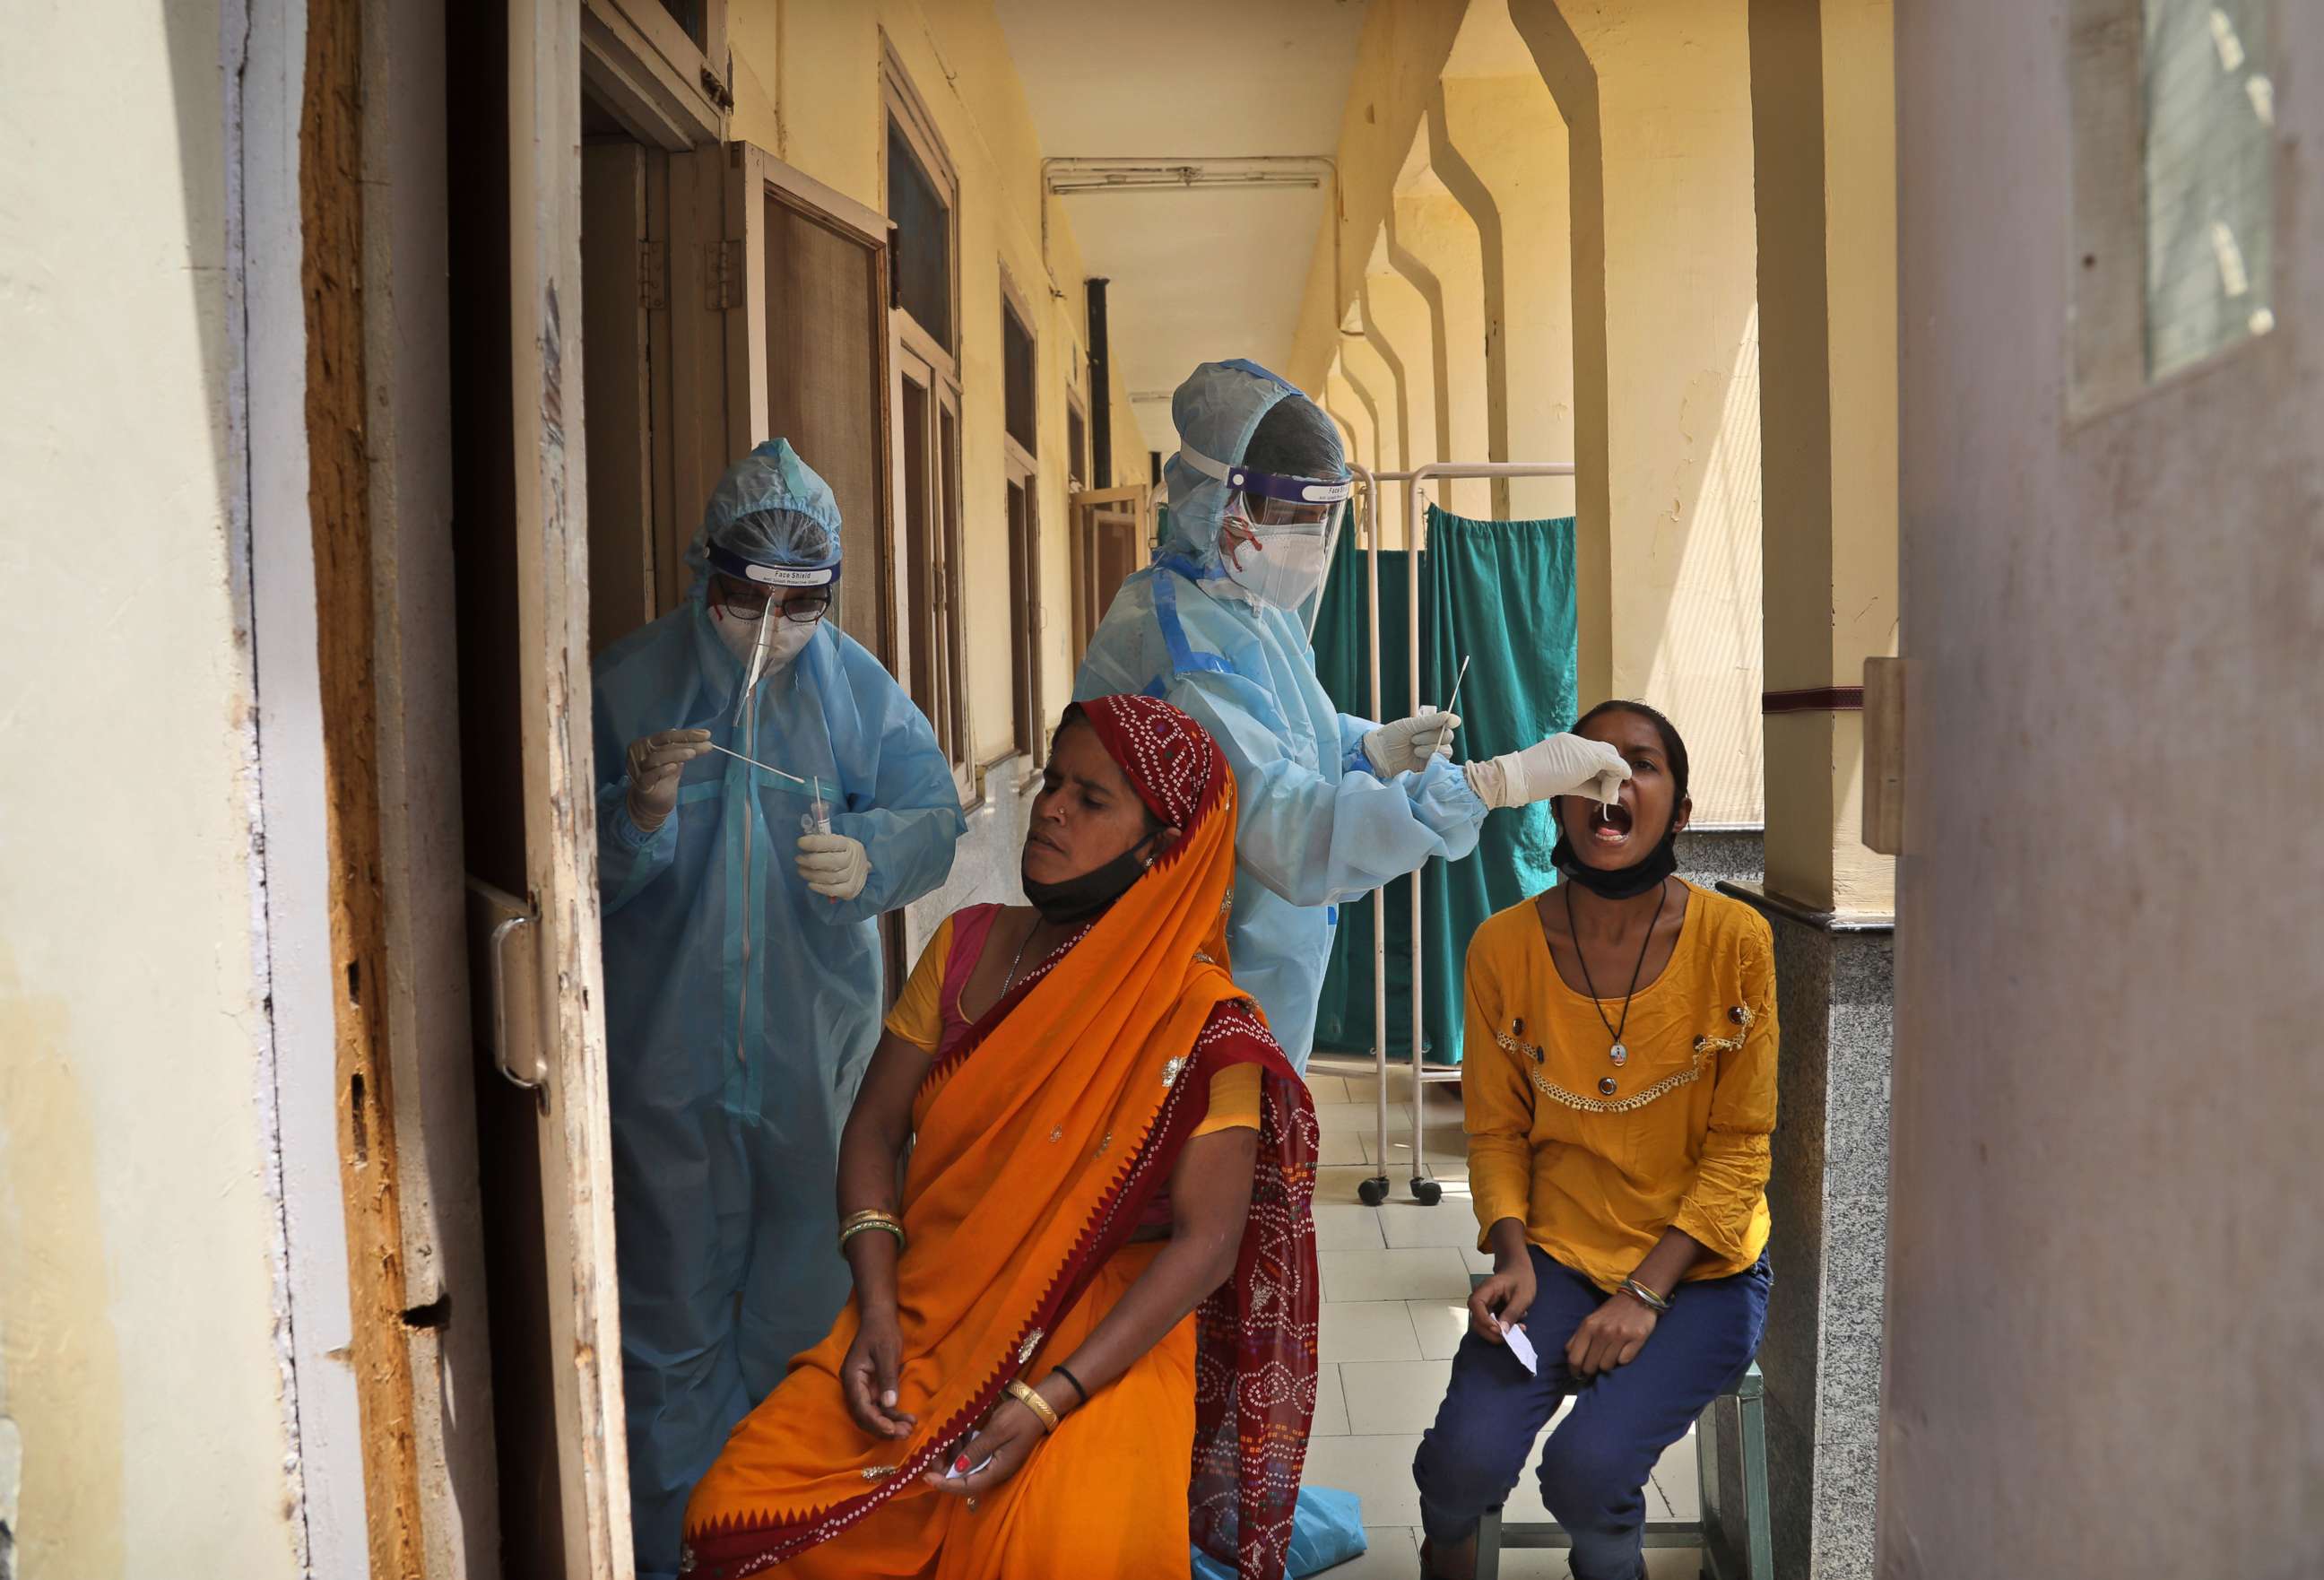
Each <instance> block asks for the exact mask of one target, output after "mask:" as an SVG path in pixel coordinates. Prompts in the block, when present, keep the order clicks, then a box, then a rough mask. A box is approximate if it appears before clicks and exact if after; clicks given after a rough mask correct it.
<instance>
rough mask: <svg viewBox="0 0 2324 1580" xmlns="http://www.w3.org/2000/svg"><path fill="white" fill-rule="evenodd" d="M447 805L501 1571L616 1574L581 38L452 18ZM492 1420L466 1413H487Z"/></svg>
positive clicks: (522, 0) (615, 1415)
mask: <svg viewBox="0 0 2324 1580" xmlns="http://www.w3.org/2000/svg"><path fill="white" fill-rule="evenodd" d="M449 20H450V21H451V23H452V24H453V25H454V27H455V28H457V32H456V33H455V34H454V36H453V38H452V41H451V42H452V46H453V47H452V49H451V50H450V51H449V52H448V58H447V63H448V65H449V66H450V69H451V73H452V75H451V79H450V92H449V94H448V95H447V110H448V111H449V114H450V115H451V132H452V134H453V137H454V145H455V146H456V147H460V148H463V149H465V150H466V152H464V154H463V155H462V157H460V158H457V159H455V160H454V161H453V162H452V171H451V174H452V180H451V192H452V203H451V214H450V237H449V241H450V245H449V249H448V263H449V264H450V275H451V286H452V315H453V334H452V354H453V369H452V373H453V376H452V389H453V402H454V411H453V423H452V438H453V522H454V534H455V539H454V552H455V555H456V557H457V573H456V577H455V585H456V596H457V602H458V613H459V642H458V651H459V665H460V715H461V720H460V723H461V763H460V772H461V786H462V803H463V823H464V835H465V852H466V855H465V859H466V865H467V869H468V873H469V874H470V885H469V887H470V893H471V896H472V899H471V905H470V918H471V932H472V949H473V955H474V958H475V969H476V977H475V986H476V991H475V994H474V995H473V996H474V998H475V1003H476V1006H477V1010H478V1015H477V1021H478V1024H477V1046H478V1061H477V1066H478V1084H477V1088H476V1089H477V1127H478V1132H479V1138H478V1139H479V1150H480V1175H481V1178H480V1194H481V1196H482V1198H483V1199H482V1203H481V1211H482V1215H483V1217H484V1233H485V1237H486V1246H487V1250H486V1255H487V1277H488V1282H489V1286H490V1288H489V1295H488V1299H489V1306H490V1311H491V1326H492V1336H493V1397H492V1400H491V1404H490V1408H491V1409H492V1410H493V1429H494V1433H495V1437H496V1440H497V1444H498V1448H499V1458H500V1465H501V1488H500V1492H501V1529H502V1557H503V1573H505V1574H507V1575H512V1576H523V1577H525V1580H538V1577H549V1580H556V1577H562V1580H628V1577H629V1576H630V1575H631V1574H632V1560H631V1551H630V1518H629V1487H628V1456H627V1454H626V1452H625V1449H624V1443H623V1436H622V1397H621V1332H620V1322H619V1301H618V1297H617V1292H616V1289H617V1286H616V1279H615V1270H614V1251H613V1169H612V1162H611V1153H612V1136H611V1125H610V1123H609V1118H608V1113H607V1108H606V1092H605V1039H604V1016H603V1010H602V1005H603V1003H604V991H603V974H602V970H601V966H600V961H599V954H598V928H597V889H596V882H597V879H596V849H595V840H596V827H595V773H594V767H593V763H592V750H591V742H590V733H589V720H590V711H589V709H590V703H589V698H590V684H589V670H588V652H589V637H590V624H591V619H590V590H589V588H590V577H589V567H588V497H587V492H586V476H585V473H586V467H584V465H583V460H582V445H583V441H584V436H583V429H582V400H583V391H582V370H581V357H580V337H581V335H582V325H583V318H584V306H583V297H582V292H581V214H582V202H581V186H582V163H581V160H580V158H579V157H578V152H579V146H580V119H581V115H580V83H581V61H580V40H579V32H578V14H577V12H576V10H575V9H573V8H570V7H566V6H561V5H553V4H549V3H547V0H507V4H506V5H505V7H504V8H501V7H494V6H486V5H478V6H476V7H474V8H469V9H461V8H455V11H454V13H453V14H452V16H451V18H450V19H449ZM483 1403H484V1401H482V1400H476V1401H471V1405H472V1408H481V1407H482V1405H483Z"/></svg>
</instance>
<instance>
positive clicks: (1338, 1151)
mask: <svg viewBox="0 0 2324 1580" xmlns="http://www.w3.org/2000/svg"><path fill="white" fill-rule="evenodd" d="M1371 1160H1372V1159H1371V1148H1369V1146H1367V1145H1366V1144H1365V1143H1364V1138H1363V1137H1361V1136H1360V1135H1357V1134H1354V1133H1353V1132H1349V1131H1344V1130H1327V1131H1325V1132H1323V1135H1322V1136H1321V1137H1319V1138H1318V1140H1317V1141H1316V1146H1315V1161H1316V1162H1318V1163H1327V1164H1339V1163H1369V1162H1370V1161H1371Z"/></svg>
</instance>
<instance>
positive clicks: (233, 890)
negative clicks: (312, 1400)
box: [0, 0, 337, 1580]
mask: <svg viewBox="0 0 2324 1580" xmlns="http://www.w3.org/2000/svg"><path fill="white" fill-rule="evenodd" d="M219 23H220V19H219V15H218V7H217V5H203V4H187V5H172V6H170V7H166V8H164V9H163V10H162V12H161V14H157V13H156V11H155V8H154V7H152V5H143V4H128V3H126V0H90V3H89V4H87V5H75V6H63V7H51V8H45V9H42V10H39V11H34V12H27V13H25V14H23V15H21V16H19V17H18V18H17V19H16V23H15V26H14V28H13V29H12V31H11V37H10V47H9V49H8V50H7V51H5V54H0V132H5V134H6V136H7V139H8V141H9V142H10V143H11V144H12V145H14V146H15V147H17V148H19V149H29V148H32V147H33V146H35V145H37V146H39V147H40V148H41V149H42V152H41V154H40V156H39V157H38V158H25V159H20V160H18V161H15V162H14V163H12V165H11V166H10V168H9V171H8V173H7V175H6V176H5V177H0V211H5V213H6V214H7V215H8V217H9V223H8V224H7V225H6V226H5V227H0V297H5V300H6V301H7V302H8V324H9V328H8V354H7V361H6V368H5V372H0V476H5V477H6V478H7V480H8V481H7V488H6V491H5V497H4V498H0V568H5V575H0V633H5V637H0V642H5V650H6V658H5V663H0V671H5V674H6V675H7V677H8V679H7V683H6V688H5V701H4V702H0V720H5V725H6V729H7V734H8V737H9V739H10V740H11V742H12V743H13V744H12V745H11V746H10V747H9V748H8V749H6V750H5V751H0V808H5V817H6V827H7V832H6V834H5V837H0V1418H5V1420H6V1421H8V1422H10V1423H13V1427H14V1431H15V1433H16V1434H17V1435H18V1437H20V1438H21V1444H22V1448H23V1494H22V1495H23V1501H22V1504H21V1508H20V1510H19V1518H18V1520H17V1521H16V1525H15V1531H14V1535H15V1540H16V1542H17V1550H16V1562H17V1564H18V1565H19V1566H21V1567H20V1569H19V1571H18V1572H19V1573H21V1574H23V1575H27V1576H30V1577H32V1580H42V1577H46V1576H55V1577H56V1580H66V1577H69V1580H126V1577H129V1576H144V1575H236V1576H244V1575H246V1576H251V1577H252V1580H269V1577H272V1576H281V1577H283V1580H289V1577H290V1576H292V1575H296V1574H297V1573H298V1572H299V1566H298V1563H297V1548H296V1546H295V1540H296V1529H297V1527H296V1522H297V1520H299V1518H300V1516H299V1511H298V1508H297V1492H298V1485H297V1483H296V1481H295V1480H294V1476H293V1471H294V1468H295V1467H294V1466H293V1465H291V1464H288V1463H286V1462H287V1460H288V1456H289V1455H291V1440H290V1437H289V1434H288V1431H287V1429H286V1427H285V1422H284V1398H283V1391H284V1381H285V1379H284V1371H283V1357H284V1356H287V1354H288V1344H289V1339H288V1335H287V1333H286V1332H283V1331H282V1329H281V1324H280V1323H279V1322H278V1318H277V1313H276V1299H277V1289H278V1287H279V1286H278V1284H277V1282H276V1279H277V1275H278V1272H279V1270H280V1268H279V1263H278V1262H277V1261H276V1251H275V1243H276V1237H277V1235H278V1234H279V1233H280V1228H281V1217H280V1215H279V1214H278V1212H277V1209H276V1207H275V1206H274V1205H273V1204H272V1202H271V1201H270V1199H269V1193H268V1187H269V1182H270V1180H271V1179H272V1178H273V1164H272V1160H271V1155H270V1143H269V1141H268V1140H267V1137H268V1136H269V1134H270V1133H271V1131H272V1124H271V1104H272V1086H271V1082H270V1079H269V1072H268V1070H267V1069H266V1067H265V1066H264V1064H263V1058H262V1052H263V1047H264V1037H265V1029H266V1016H265V1010H264V1004H263V991H264V990H263V985H262V984H260V983H259V981H258V980H257V978H256V975H255V960H254V949H253V945H252V927H253V909H252V908H253V900H254V891H253V886H252V872H251V850H252V841H253V837H254V819H255V816H256V785H255V780H254V773H253V771H252V763H253V762H254V757H253V755H252V754H253V753H254V752H255V749H256V742H255V736H254V727H253V726H254V707H255V698H254V694H253V688H252V684H251V679H250V672H249V670H248V667H247V666H248V662H249V653H248V651H247V646H246V643H245V642H244V641H243V640H242V638H241V635H240V634H239V633H238V628H237V624H238V623H237V598H236V593H235V586H234V582H233V578H232V575H231V573H230V571H229V565H230V563H231V560H232V558H233V556H232V551H231V533H232V531H233V522H234V517H233V512H232V502H231V500H230V497H229V494H230V476H229V473H228V469H227V466H228V457H227V455H226V439H227V429H226V411H227V400H228V394H229V390H230V379H231V374H232V373H233V367H232V364H231V354H230V346H229V325H228V319H227V296H226V292H227V278H226V267H227V255H226V206H225V205H226V147H225V143H224V127H225V125H226V108H225V106H224V104H223V102H222V88H223V86H224V79H223V77H222V74H221V72H220V69H219V64H218V62H219ZM72 60H84V61H85V60H103V61H104V62H105V69H104V71H103V72H102V73H90V72H86V71H75V70H67V69H60V62H65V61H72ZM90 128H98V129H101V131H102V135H101V136H92V135H82V134H81V133H82V132H83V131H86V130H88V129H90ZM65 129H72V134H69V135H65V134H61V133H62V132H63V131H64V130H65ZM100 540H101V541H102V542H103V545H104V547H103V550H102V552H98V551H97V545H98V543H99V541H100ZM130 566H134V571H131V572H128V573H127V577H126V579H125V580H124V574H123V569H122V568H124V567H130ZM326 1057H327V1050H326ZM327 1210H328V1211H331V1212H334V1213H335V1212H336V1211H337V1206H336V1204H335V1203H334V1204H331V1205H330V1206H328V1207H327ZM278 1337H279V1338H280V1339H281V1343H282V1344H283V1346H284V1348H283V1351H282V1353H281V1355H278V1352H277V1348H276V1341H277V1339H278ZM6 1429H7V1428H0V1431H5V1430H6Z"/></svg>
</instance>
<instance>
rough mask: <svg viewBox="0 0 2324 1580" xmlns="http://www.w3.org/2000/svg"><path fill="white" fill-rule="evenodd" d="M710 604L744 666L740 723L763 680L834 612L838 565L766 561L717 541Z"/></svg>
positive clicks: (711, 552) (737, 704)
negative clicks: (740, 552)
mask: <svg viewBox="0 0 2324 1580" xmlns="http://www.w3.org/2000/svg"><path fill="white" fill-rule="evenodd" d="M706 558H707V559H709V561H710V586H709V588H708V591H707V595H706V597H707V602H708V605H709V608H710V614H711V620H712V624H713V625H714V627H715V629H716V631H717V633H718V640H719V641H720V642H724V644H725V647H726V651H729V652H731V653H733V655H734V656H735V658H736V659H738V660H740V661H741V662H742V690H741V691H740V693H738V694H737V695H736V697H735V698H734V723H735V724H736V725H738V726H739V725H741V724H742V720H743V717H744V716H745V714H746V712H747V710H748V709H749V707H750V705H751V698H752V694H753V693H754V692H755V691H756V690H757V689H758V684H759V681H760V680H761V679H762V678H763V677H765V676H767V675H769V674H779V673H780V672H781V671H782V670H784V669H786V668H788V666H789V664H790V661H792V660H793V659H795V658H797V657H798V655H799V653H800V652H801V651H802V650H804V649H805V648H806V646H807V643H808V642H810V641H812V640H813V639H814V636H815V628H816V625H817V624H819V623H820V622H821V621H822V619H823V617H824V615H825V614H827V613H829V612H830V609H831V599H832V594H833V592H834V591H835V588H836V587H837V585H838V581H839V567H837V566H836V565H827V566H817V567H811V568H810V567H802V566H791V565H766V564H762V563H761V562H760V561H758V560H755V559H744V558H743V557H742V555H740V554H737V553H736V552H734V550H732V549H730V548H727V547H725V546H724V545H722V544H717V543H713V544H711V545H710V546H709V548H708V550H707V551H706Z"/></svg>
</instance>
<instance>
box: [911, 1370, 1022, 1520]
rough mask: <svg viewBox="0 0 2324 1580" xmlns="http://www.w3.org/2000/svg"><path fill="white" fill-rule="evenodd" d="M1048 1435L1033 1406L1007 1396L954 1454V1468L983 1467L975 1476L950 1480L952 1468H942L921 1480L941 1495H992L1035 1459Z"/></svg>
mask: <svg viewBox="0 0 2324 1580" xmlns="http://www.w3.org/2000/svg"><path fill="white" fill-rule="evenodd" d="M1043 1397H1044V1398H1047V1395H1046V1394H1045V1395H1043ZM1045 1436H1047V1434H1046V1433H1045V1432H1044V1431H1043V1430H1042V1428H1041V1418H1040V1417H1038V1416H1037V1415H1035V1414H1034V1413H1033V1410H1032V1407H1031V1406H1029V1405H1027V1404H1025V1403H1023V1402H1021V1401H1019V1400H1015V1399H1011V1398H1007V1397H1004V1398H1002V1400H1001V1402H1000V1403H999V1404H997V1405H995V1406H993V1407H992V1413H991V1415H989V1416H987V1417H985V1418H984V1425H983V1426H982V1427H981V1428H978V1429H977V1430H976V1431H975V1432H973V1433H972V1434H971V1435H970V1437H969V1438H968V1440H967V1441H966V1442H964V1443H963V1444H962V1445H961V1446H959V1447H957V1448H955V1449H954V1450H953V1451H952V1464H953V1465H958V1466H961V1467H962V1468H963V1469H964V1470H965V1469H966V1468H967V1467H969V1466H971V1465H983V1467H984V1468H982V1470H979V1471H977V1472H976V1474H973V1475H966V1474H963V1475H956V1476H952V1477H950V1478H949V1479H947V1478H946V1476H945V1471H946V1470H947V1469H948V1468H949V1467H948V1466H942V1465H940V1466H938V1467H937V1468H936V1469H935V1470H932V1471H930V1472H928V1474H927V1475H925V1476H923V1477H921V1478H920V1479H921V1480H922V1481H923V1482H925V1483H927V1485H928V1486H930V1487H932V1488H934V1489H935V1490H936V1491H937V1492H950V1493H951V1494H952V1495H953V1496H954V1497H955V1498H973V1497H974V1496H976V1495H977V1494H978V1493H979V1492H991V1490H992V1489H993V1488H994V1487H997V1486H999V1485H1000V1484H1001V1483H1003V1482H1005V1481H1007V1480H1008V1479H1009V1478H1010V1476H1012V1475H1015V1474H1017V1473H1018V1472H1019V1471H1020V1470H1022V1469H1024V1468H1025V1462H1026V1461H1027V1460H1028V1459H1030V1458H1032V1457H1033V1450H1034V1448H1035V1447H1036V1446H1037V1445H1038V1444H1039V1443H1040V1441H1041V1439H1042V1438H1043V1437H1045ZM988 1458H990V1459H991V1464H989V1465H987V1464H985V1461H986V1460H987V1459H988Z"/></svg>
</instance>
